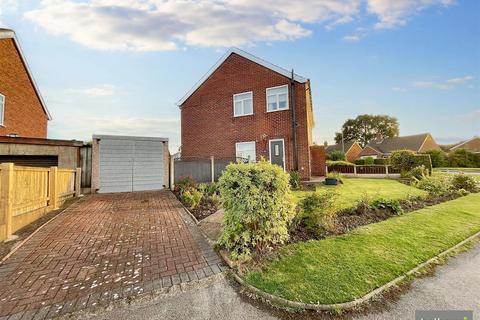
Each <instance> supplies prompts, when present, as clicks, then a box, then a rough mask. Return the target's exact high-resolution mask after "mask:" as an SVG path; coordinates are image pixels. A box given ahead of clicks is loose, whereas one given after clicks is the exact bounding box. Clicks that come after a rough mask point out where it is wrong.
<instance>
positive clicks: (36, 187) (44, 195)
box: [12, 166, 49, 216]
mask: <svg viewBox="0 0 480 320" xmlns="http://www.w3.org/2000/svg"><path fill="white" fill-rule="evenodd" d="M48 172H49V170H48V169H47V168H30V167H17V166H15V167H14V169H13V186H14V188H13V190H12V214H13V216H18V215H20V214H23V213H25V212H30V211H34V210H37V209H40V208H43V207H46V206H47V204H48V200H49V197H48Z"/></svg>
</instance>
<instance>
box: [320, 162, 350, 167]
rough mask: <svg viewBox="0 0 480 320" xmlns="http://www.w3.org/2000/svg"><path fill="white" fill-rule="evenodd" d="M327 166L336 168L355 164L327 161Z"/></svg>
mask: <svg viewBox="0 0 480 320" xmlns="http://www.w3.org/2000/svg"><path fill="white" fill-rule="evenodd" d="M326 163H327V166H329V167H334V166H353V165H354V164H353V163H351V162H347V161H332V160H327V161H326Z"/></svg>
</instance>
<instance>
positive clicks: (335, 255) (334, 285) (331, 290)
mask: <svg viewBox="0 0 480 320" xmlns="http://www.w3.org/2000/svg"><path fill="white" fill-rule="evenodd" d="M478 231H480V193H477V194H471V195H468V196H466V197H462V198H459V199H456V200H453V201H449V202H445V203H442V204H439V205H436V206H432V207H428V208H425V209H422V210H418V211H414V212H411V213H409V214H406V215H404V216H400V217H395V218H391V219H389V220H386V221H383V222H380V223H377V224H372V225H368V226H364V227H361V228H359V229H357V230H355V231H353V232H351V233H349V234H346V235H343V236H337V237H332V238H328V239H325V240H318V241H309V242H305V243H297V244H292V245H289V246H286V247H284V248H283V249H281V250H280V253H279V254H280V257H279V258H278V259H276V260H274V261H272V262H270V263H268V264H267V265H265V266H264V267H263V268H262V269H261V270H254V271H251V272H249V273H247V274H246V275H245V280H246V282H247V283H249V284H251V285H253V286H255V287H257V288H259V289H261V290H263V291H265V292H268V293H271V294H274V295H277V296H280V297H282V298H285V299H288V300H293V301H300V302H305V303H320V304H332V303H341V302H347V301H352V300H354V299H356V298H359V297H361V296H363V295H365V294H367V293H368V292H370V291H372V290H374V289H376V288H378V287H380V286H382V285H383V284H385V283H387V282H389V281H391V280H393V279H395V278H397V277H398V276H400V275H403V274H405V273H406V272H408V271H409V270H411V269H413V268H415V267H416V266H417V265H419V264H421V263H423V262H425V261H427V260H429V259H430V258H432V257H434V256H435V255H437V254H439V253H440V252H442V251H444V250H446V249H448V248H450V247H452V246H454V245H456V244H457V243H459V242H461V241H462V240H464V239H466V238H467V237H469V236H470V235H472V234H474V233H476V232H478Z"/></svg>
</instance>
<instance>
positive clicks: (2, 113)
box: [0, 93, 5, 125]
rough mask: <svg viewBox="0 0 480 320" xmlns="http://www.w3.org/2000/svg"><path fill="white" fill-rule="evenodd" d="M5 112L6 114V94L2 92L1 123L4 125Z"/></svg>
mask: <svg viewBox="0 0 480 320" xmlns="http://www.w3.org/2000/svg"><path fill="white" fill-rule="evenodd" d="M4 114H5V96H4V95H3V94H1V93H0V125H3V118H4Z"/></svg>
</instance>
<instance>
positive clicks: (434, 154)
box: [425, 150, 448, 168]
mask: <svg viewBox="0 0 480 320" xmlns="http://www.w3.org/2000/svg"><path fill="white" fill-rule="evenodd" d="M425 154H428V155H429V156H430V160H431V161H432V167H433V168H440V167H446V166H448V158H447V154H446V153H445V152H444V151H443V150H429V151H427V152H425Z"/></svg>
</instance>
